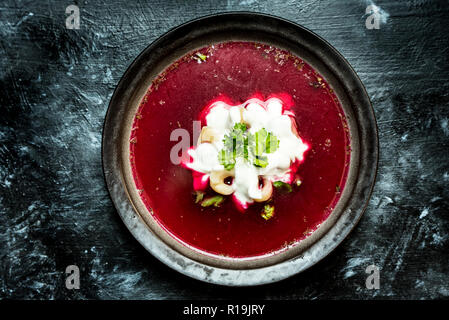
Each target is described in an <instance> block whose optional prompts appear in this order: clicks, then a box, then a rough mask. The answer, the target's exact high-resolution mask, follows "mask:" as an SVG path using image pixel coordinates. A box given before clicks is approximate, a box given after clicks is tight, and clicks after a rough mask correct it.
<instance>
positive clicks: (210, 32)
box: [103, 12, 378, 286]
mask: <svg viewBox="0 0 449 320" xmlns="http://www.w3.org/2000/svg"><path fill="white" fill-rule="evenodd" d="M233 40H235V41H237V40H243V41H245V40H246V41H256V42H259V43H265V44H269V45H273V46H275V47H278V48H281V49H286V50H288V51H290V52H292V53H293V54H294V55H296V56H298V57H300V58H301V59H303V60H304V61H306V62H307V63H308V64H309V65H311V66H312V67H313V68H314V69H315V70H317V71H318V72H319V73H320V74H321V75H323V76H324V78H325V79H326V81H327V83H328V84H329V85H330V86H331V87H332V88H333V90H334V92H335V94H336V96H337V98H338V99H339V101H340V104H341V106H342V108H343V110H344V112H345V116H346V119H347V121H348V125H349V131H350V140H351V149H352V152H351V159H350V168H349V173H348V178H347V182H346V185H345V187H344V190H343V192H342V195H341V197H340V200H339V201H338V204H337V205H336V207H335V209H334V210H333V211H332V213H331V214H330V216H329V218H327V220H326V221H325V222H323V223H322V224H321V226H320V227H319V228H318V229H317V230H316V231H315V232H313V233H312V235H311V236H309V237H308V238H306V239H305V240H303V241H301V242H300V243H299V245H296V246H293V247H292V248H290V249H288V250H285V251H283V252H282V253H279V254H276V255H272V256H267V257H265V258H258V259H241V258H226V257H222V258H217V257H211V256H210V255H208V254H206V253H204V254H202V253H201V252H198V250H192V249H191V248H188V247H187V246H184V245H182V244H181V243H179V242H178V241H176V240H175V239H173V238H172V237H171V236H170V235H169V234H168V233H167V232H165V231H164V229H163V228H162V227H161V226H159V224H158V223H157V222H156V221H155V220H154V218H152V216H151V214H149V212H148V210H147V209H146V207H145V205H144V204H143V203H142V200H141V199H140V196H139V195H138V192H137V190H136V187H135V185H134V183H133V178H132V174H131V167H130V161H129V136H130V130H131V125H132V122H133V118H134V115H135V113H136V110H137V108H138V106H139V103H140V101H141V99H142V97H143V96H144V95H145V93H146V91H147V89H148V88H149V86H150V85H151V82H152V80H153V79H154V78H155V77H156V76H157V75H158V74H159V73H160V72H162V71H163V70H164V69H165V68H166V67H167V66H169V65H170V64H171V63H172V62H174V61H175V60H177V59H179V58H180V57H182V56H184V55H185V54H186V53H188V52H190V51H192V50H195V49H197V48H201V47H204V46H207V45H210V44H211V43H217V42H223V41H233ZM377 160H378V138H377V127H376V121H375V117H374V112H373V109H372V106H371V103H370V100H369V98H368V95H367V93H366V91H365V88H364V87H363V85H362V83H361V81H360V79H359V78H358V77H357V75H356V73H355V72H354V70H353V69H352V68H351V66H350V65H349V63H348V62H347V61H346V60H345V59H344V58H343V57H342V56H341V55H340V54H339V53H338V52H337V51H336V50H335V49H334V48H333V47H332V46H331V45H330V44H328V43H327V42H326V41H324V40H323V39H322V38H320V37H319V36H317V35H316V34H314V33H312V32H311V31H309V30H307V29H305V28H303V27H301V26H299V25H297V24H294V23H292V22H289V21H286V20H284V19H281V18H277V17H273V16H269V15H264V14H256V13H246V12H235V13H225V14H217V15H213V16H208V17H204V18H200V19H196V20H193V21H191V22H188V23H185V24H183V25H181V26H179V27H177V28H175V29H173V30H171V31H169V32H167V33H166V34H164V35H163V36H162V37H160V38H159V39H158V40H156V41H155V42H153V43H152V44H151V45H150V46H149V47H147V48H146V49H145V50H144V51H143V52H142V53H141V54H140V55H139V56H138V57H137V58H136V60H135V61H134V62H133V63H132V64H131V66H130V67H129V68H128V70H127V71H126V73H125V74H124V76H123V77H122V79H121V80H120V82H119V84H118V86H117V88H116V90H115V92H114V95H113V97H112V99H111V102H110V105H109V109H108V112H107V115H106V120H105V124H104V131H103V168H104V174H105V179H106V183H107V186H108V189H109V192H110V195H111V198H112V200H113V202H114V205H115V207H116V208H117V211H118V213H119V214H120V216H121V218H122V219H123V221H124V223H125V225H126V226H127V227H128V229H129V230H130V232H131V233H132V234H133V235H134V237H135V238H136V239H137V240H138V241H139V242H140V243H141V244H142V245H143V246H144V247H145V248H146V249H147V250H148V251H149V252H151V253H152V254H153V255H154V256H155V257H156V258H158V259H159V260H161V261H162V262H163V263H165V264H167V265H168V266H170V267H171V268H173V269H175V270H177V271H179V272H181V273H183V274H186V275H188V276H190V277H193V278H196V279H199V280H203V281H207V282H211V283H216V284H222V285H229V286H248V285H260V284H264V283H270V282H275V281H279V280H282V279H285V278H287V277H290V276H292V275H294V274H297V273H299V272H301V271H303V270H305V269H307V268H309V267H311V266H312V265H314V264H315V263H317V262H318V261H320V260H321V259H323V258H324V257H325V256H327V255H328V254H329V253H330V252H331V251H332V250H334V249H335V248H336V247H337V246H338V245H339V244H340V243H341V242H342V241H343V239H344V238H345V237H346V236H347V235H348V234H349V232H350V231H351V230H352V229H353V228H354V226H355V225H356V224H357V222H358V221H359V219H360V217H361V216H362V214H363V212H364V210H365V207H366V205H367V202H368V199H369V197H370V194H371V191H372V188H373V185H374V181H375V176H376V171H377Z"/></svg>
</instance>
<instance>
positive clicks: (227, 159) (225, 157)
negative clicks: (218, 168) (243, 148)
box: [218, 149, 235, 171]
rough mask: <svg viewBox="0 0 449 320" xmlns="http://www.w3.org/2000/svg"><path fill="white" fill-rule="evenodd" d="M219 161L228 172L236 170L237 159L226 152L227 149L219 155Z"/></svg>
mask: <svg viewBox="0 0 449 320" xmlns="http://www.w3.org/2000/svg"><path fill="white" fill-rule="evenodd" d="M218 161H219V162H220V164H221V165H223V167H224V168H225V169H226V170H228V171H229V170H231V169H232V168H234V165H235V158H234V156H233V155H232V154H231V153H230V152H228V151H226V150H225V149H222V150H221V151H220V152H219V153H218Z"/></svg>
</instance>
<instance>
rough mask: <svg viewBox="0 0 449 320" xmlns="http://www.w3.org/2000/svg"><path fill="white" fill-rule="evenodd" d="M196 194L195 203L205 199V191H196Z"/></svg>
mask: <svg viewBox="0 0 449 320" xmlns="http://www.w3.org/2000/svg"><path fill="white" fill-rule="evenodd" d="M194 196H195V203H198V202H200V201H202V200H203V198H204V192H203V191H195V192H194Z"/></svg>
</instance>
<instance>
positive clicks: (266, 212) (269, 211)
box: [261, 204, 274, 220]
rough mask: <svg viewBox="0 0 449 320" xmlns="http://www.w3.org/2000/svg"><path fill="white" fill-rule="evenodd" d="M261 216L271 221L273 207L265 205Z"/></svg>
mask: <svg viewBox="0 0 449 320" xmlns="http://www.w3.org/2000/svg"><path fill="white" fill-rule="evenodd" d="M261 216H262V218H264V219H265V220H268V219H271V218H272V217H273V216H274V206H270V205H269V204H266V205H265V206H264V207H263V211H262V213H261Z"/></svg>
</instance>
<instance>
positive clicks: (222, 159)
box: [218, 123, 279, 170]
mask: <svg viewBox="0 0 449 320" xmlns="http://www.w3.org/2000/svg"><path fill="white" fill-rule="evenodd" d="M223 145H224V148H223V149H222V150H220V152H219V154H218V161H219V163H220V164H221V165H223V166H224V168H225V169H226V170H231V169H232V168H234V166H235V159H236V158H243V159H245V160H246V161H248V162H249V163H252V164H253V165H255V166H256V167H262V168H264V167H266V166H267V165H268V158H267V156H266V155H265V154H266V153H273V152H275V151H276V150H277V149H278V148H279V139H278V138H277V137H276V136H275V135H274V134H272V133H271V132H268V131H267V130H266V129H265V128H262V129H260V130H259V131H257V132H256V133H254V134H251V133H249V131H248V127H247V126H246V124H244V123H236V124H235V125H234V127H233V128H232V130H231V132H230V133H229V134H227V135H225V137H224V139H223Z"/></svg>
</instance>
